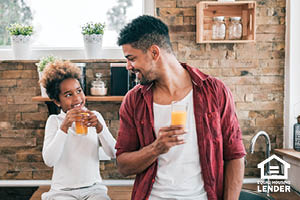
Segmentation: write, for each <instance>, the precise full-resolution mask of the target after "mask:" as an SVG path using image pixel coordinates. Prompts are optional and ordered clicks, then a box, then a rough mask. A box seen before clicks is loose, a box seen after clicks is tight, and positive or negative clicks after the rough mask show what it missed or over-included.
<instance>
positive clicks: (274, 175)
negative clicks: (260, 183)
mask: <svg viewBox="0 0 300 200" xmlns="http://www.w3.org/2000/svg"><path fill="white" fill-rule="evenodd" d="M273 159H275V160H277V161H278V162H279V163H281V164H282V165H283V168H284V173H283V175H281V174H280V173H279V166H270V171H269V172H270V174H265V166H266V164H268V163H269V162H271V161H272V160H273ZM257 167H258V168H260V175H261V179H270V180H271V179H287V178H288V168H290V167H291V165H290V164H289V163H287V162H285V161H284V160H282V159H281V158H279V157H278V156H276V155H275V154H274V155H272V156H270V157H269V158H267V159H266V160H264V161H262V162H261V163H259V164H258V165H257Z"/></svg>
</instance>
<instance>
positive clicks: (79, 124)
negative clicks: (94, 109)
mask: <svg viewBox="0 0 300 200" xmlns="http://www.w3.org/2000/svg"><path fill="white" fill-rule="evenodd" d="M88 115H89V114H88V113H80V115H79V116H78V117H76V120H78V121H75V130H76V133H77V134H78V135H86V134H87V132H88V127H87V126H85V125H84V122H83V121H81V119H82V118H84V116H88Z"/></svg>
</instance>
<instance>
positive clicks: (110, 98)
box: [32, 96, 124, 102]
mask: <svg viewBox="0 0 300 200" xmlns="http://www.w3.org/2000/svg"><path fill="white" fill-rule="evenodd" d="M123 98H124V96H86V101H108V102H112V101H114V102H122V100H123ZM32 101H35V102H51V101H52V100H51V99H49V98H48V97H42V96H36V97H32Z"/></svg>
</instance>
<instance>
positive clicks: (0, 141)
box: [0, 138, 36, 147]
mask: <svg viewBox="0 0 300 200" xmlns="http://www.w3.org/2000/svg"><path fill="white" fill-rule="evenodd" d="M35 145H36V138H0V147H32V146H35Z"/></svg>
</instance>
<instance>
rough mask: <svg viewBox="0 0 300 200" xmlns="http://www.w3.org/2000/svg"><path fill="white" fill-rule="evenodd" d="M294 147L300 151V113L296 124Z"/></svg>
mask: <svg viewBox="0 0 300 200" xmlns="http://www.w3.org/2000/svg"><path fill="white" fill-rule="evenodd" d="M293 146H294V149H295V150H296V151H300V115H299V116H298V117H297V123H296V124H295V125H294V145H293Z"/></svg>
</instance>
